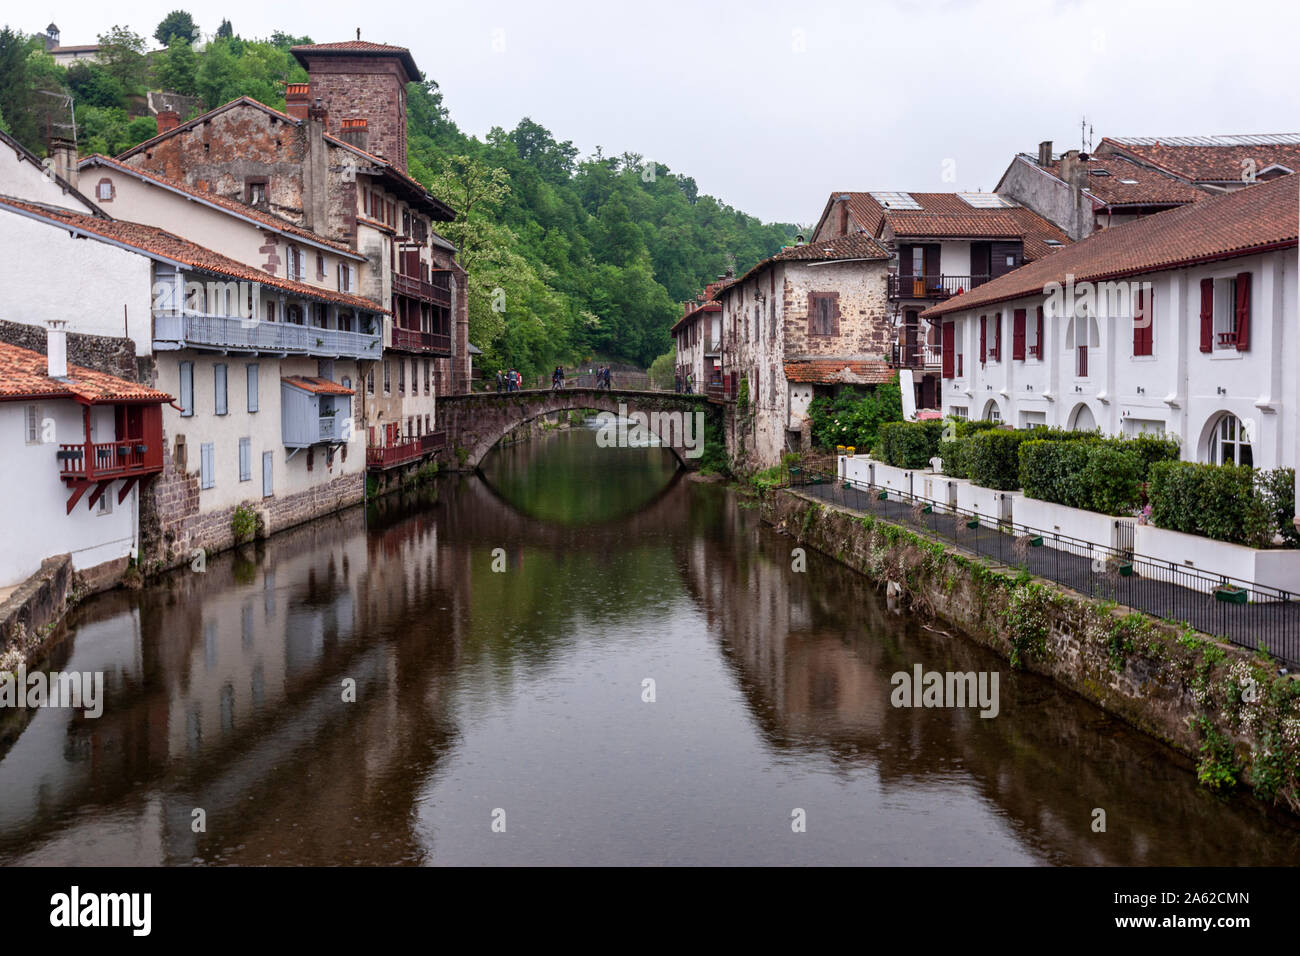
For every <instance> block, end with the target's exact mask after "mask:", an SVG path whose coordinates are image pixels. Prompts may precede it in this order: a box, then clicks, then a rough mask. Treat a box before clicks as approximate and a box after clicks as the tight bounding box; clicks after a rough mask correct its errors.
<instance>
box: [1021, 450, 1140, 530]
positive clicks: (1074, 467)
mask: <svg viewBox="0 0 1300 956" xmlns="http://www.w3.org/2000/svg"><path fill="white" fill-rule="evenodd" d="M1017 451H1018V457H1019V465H1020V467H1019V479H1020V487H1021V488H1022V489H1023V490H1024V492H1025V495H1026V497H1029V498H1038V499H1041V500H1043V501H1054V502H1056V503H1057V504H1061V505H1066V506H1068V507H1070V508H1086V509H1087V510H1088V511H1099V512H1101V513H1102V514H1108V515H1131V514H1132V513H1133V510H1134V509H1135V508H1137V506H1138V505H1139V504H1141V501H1142V474H1143V468H1144V465H1143V461H1142V458H1141V457H1140V456H1139V454H1138V452H1137V451H1136V450H1134V449H1130V448H1125V447H1123V446H1122V444H1120V443H1117V442H1109V441H1044V440H1042V439H1034V440H1030V441H1026V442H1023V443H1022V444H1021V445H1020V447H1019V449H1018V450H1017Z"/></svg>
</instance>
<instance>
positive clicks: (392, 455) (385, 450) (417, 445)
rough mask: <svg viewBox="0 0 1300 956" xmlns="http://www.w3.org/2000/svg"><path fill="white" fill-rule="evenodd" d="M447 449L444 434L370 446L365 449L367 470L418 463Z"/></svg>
mask: <svg viewBox="0 0 1300 956" xmlns="http://www.w3.org/2000/svg"><path fill="white" fill-rule="evenodd" d="M445 447H447V433H446V432H430V433H429V434H427V435H421V436H420V437H419V438H412V439H409V440H407V441H404V442H397V443H395V444H392V445H371V446H369V447H368V448H367V449H366V467H367V468H378V469H384V468H395V467H397V466H398V465H405V464H408V463H409V462H413V461H418V460H419V459H421V458H423V457H424V456H425V455H428V454H430V453H431V452H435V451H437V450H438V449H439V448H445Z"/></svg>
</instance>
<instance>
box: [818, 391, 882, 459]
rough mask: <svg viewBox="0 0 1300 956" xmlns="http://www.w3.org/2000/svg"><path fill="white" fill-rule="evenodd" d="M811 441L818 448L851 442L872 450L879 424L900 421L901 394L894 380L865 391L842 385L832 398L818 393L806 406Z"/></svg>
mask: <svg viewBox="0 0 1300 956" xmlns="http://www.w3.org/2000/svg"><path fill="white" fill-rule="evenodd" d="M808 417H809V419H810V420H811V422H812V439H813V444H814V445H816V446H817V447H818V448H834V447H835V446H836V445H853V446H854V447H855V448H857V450H858V451H859V452H862V453H866V452H869V451H871V450H872V449H873V448H874V447H875V446H876V443H877V441H878V440H879V434H880V426H881V425H883V424H885V423H886V422H901V421H902V420H903V394H902V392H901V391H900V390H899V388H898V381H897V379H895V380H894V381H892V382H889V383H887V384H885V385H876V386H874V387H873V388H871V389H869V390H868V391H865V392H863V391H860V390H859V389H858V388H857V387H855V386H843V387H841V388H840V390H839V391H838V392H837V393H836V394H835V397H834V398H831V397H830V396H828V395H821V396H818V397H817V398H814V399H813V400H812V403H811V404H809V406H808Z"/></svg>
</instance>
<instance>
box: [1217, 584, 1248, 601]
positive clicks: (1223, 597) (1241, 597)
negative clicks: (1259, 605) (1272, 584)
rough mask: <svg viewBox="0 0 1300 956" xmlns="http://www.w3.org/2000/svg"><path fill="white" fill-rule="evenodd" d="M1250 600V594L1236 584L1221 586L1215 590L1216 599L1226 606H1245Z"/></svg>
mask: <svg viewBox="0 0 1300 956" xmlns="http://www.w3.org/2000/svg"><path fill="white" fill-rule="evenodd" d="M1249 598H1250V592H1249V591H1247V590H1246V589H1245V588H1239V587H1237V586H1236V585H1235V584H1221V585H1219V586H1218V587H1217V588H1215V589H1214V599H1215V600H1216V601H1222V602H1223V603H1224V604H1245V603H1246V602H1247V601H1248V600H1249Z"/></svg>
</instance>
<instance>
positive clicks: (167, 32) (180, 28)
mask: <svg viewBox="0 0 1300 956" xmlns="http://www.w3.org/2000/svg"><path fill="white" fill-rule="evenodd" d="M153 38H154V39H155V40H157V41H158V42H159V43H161V44H162V45H163V46H167V47H169V46H171V45H172V41H173V40H177V39H180V40H184V41H185V42H186V43H193V42H194V41H196V40H197V39H198V38H199V28H198V27H196V26H195V25H194V18H193V17H191V16H190V15H189V14H188V13H186V12H185V11H184V10H173V11H172V12H171V13H169V14H167V16H165V17H163V19H162V22H161V23H159V24H158V29H156V30H154V31H153Z"/></svg>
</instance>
